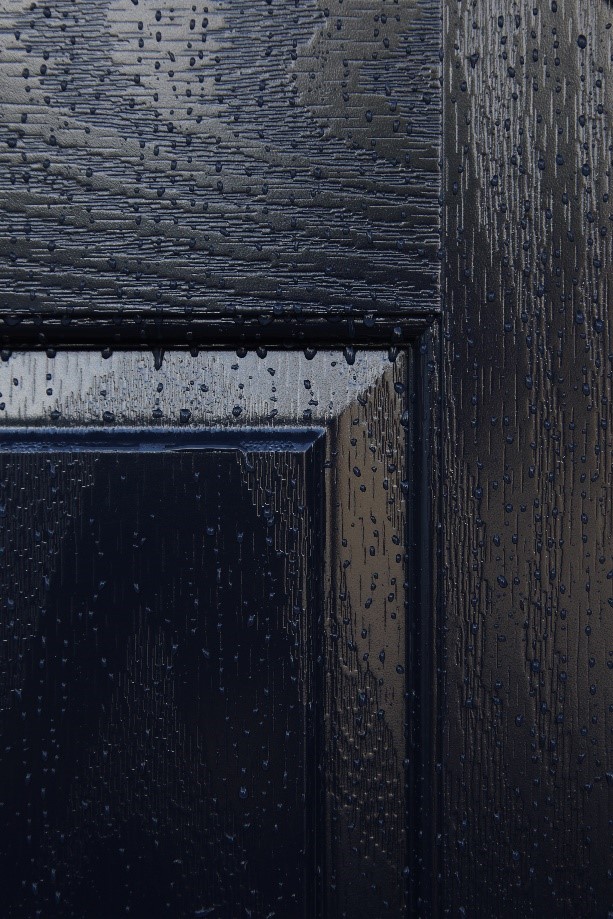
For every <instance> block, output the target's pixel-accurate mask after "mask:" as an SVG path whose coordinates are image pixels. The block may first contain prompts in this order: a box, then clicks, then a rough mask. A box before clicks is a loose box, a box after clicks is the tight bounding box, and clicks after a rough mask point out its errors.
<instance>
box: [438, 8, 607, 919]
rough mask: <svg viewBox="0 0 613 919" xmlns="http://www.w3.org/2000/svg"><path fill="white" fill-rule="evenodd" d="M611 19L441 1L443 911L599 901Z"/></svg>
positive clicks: (603, 878)
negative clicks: (443, 190) (443, 155)
mask: <svg viewBox="0 0 613 919" xmlns="http://www.w3.org/2000/svg"><path fill="white" fill-rule="evenodd" d="M612 22H613V10H612V9H611V5H610V3H607V2H604V0H602V2H601V0H593V2H589V3H583V2H579V0H555V2H551V0H547V2H537V0H529V2H524V0H514V2H511V3H509V2H508V0H481V2H477V3H473V2H468V0H459V2H456V0H449V2H448V3H447V4H446V22H445V30H446V45H445V55H446V60H445V65H444V106H445V119H446V128H445V143H446V179H445V183H446V222H447V223H446V246H447V248H446V288H445V291H446V309H445V326H444V338H443V345H442V347H443V354H444V365H443V369H444V378H445V405H444V425H445V427H444V451H445V452H444V464H445V498H444V502H445V527H446V536H445V546H446V549H445V582H444V585H445V593H444V610H445V619H444V633H443V635H444V637H443V644H444V655H445V656H444V661H443V664H444V669H445V673H446V679H445V693H446V695H445V706H444V722H443V765H444V781H443V789H444V799H443V811H442V821H441V827H442V832H443V839H444V856H443V861H442V863H441V872H442V877H443V881H444V895H443V911H444V914H445V915H449V916H470V917H475V916H509V917H511V916H522V917H529V916H537V915H542V914H547V915H551V916H564V917H598V916H605V915H607V912H608V910H609V909H610V908H611V898H610V887H609V886H608V885H609V881H610V867H611V862H610V860H609V851H610V850H609V844H610V835H609V826H608V819H609V817H610V810H609V809H608V807H607V801H608V796H609V795H610V787H608V786H610V784H611V773H610V768H611V767H610V755H611V749H610V717H611V698H612V696H611V667H612V664H613V661H612V659H611V650H612V642H611V639H612V637H613V632H612V628H611V615H612V613H613V610H612V606H613V580H612V578H613V553H612V548H613V507H612V496H613V480H612V469H611V462H612V451H611V430H612V424H613V417H612V409H611V406H612V398H613V392H612V376H611V371H612V361H613V341H612V323H611V293H612V290H611V282H612V280H613V274H612V252H611V236H612V234H611V229H612V226H611V218H612V208H611V201H610V198H609V195H610V191H611V189H610V185H611V159H612V156H611V149H612V147H611V144H612V135H611V114H612V105H613V84H612V82H611V60H612V59H613V58H612V54H613V30H612V28H611V23H612ZM608 770H609V771H608Z"/></svg>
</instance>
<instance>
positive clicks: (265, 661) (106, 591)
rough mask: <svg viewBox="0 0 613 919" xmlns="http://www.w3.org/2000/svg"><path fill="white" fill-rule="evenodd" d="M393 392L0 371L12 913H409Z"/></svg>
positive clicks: (398, 419)
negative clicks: (406, 910) (0, 392)
mask: <svg viewBox="0 0 613 919" xmlns="http://www.w3.org/2000/svg"><path fill="white" fill-rule="evenodd" d="M296 370H297V371H298V372H299V377H298V379H293V380H292V379H291V376H290V375H291V373H292V372H295V371H296ZM307 374H308V376H307ZM409 380H410V367H409V364H408V362H407V361H406V359H405V358H404V356H399V357H397V358H396V360H395V361H394V362H390V360H389V358H388V356H387V354H381V353H380V352H371V353H369V354H366V353H362V354H359V355H357V356H356V357H355V360H354V363H353V364H352V365H349V364H348V363H347V361H346V359H345V357H344V356H343V354H342V353H339V352H328V353H325V352H319V353H318V354H317V355H316V356H315V357H314V358H312V360H307V359H306V358H305V357H304V356H300V355H298V354H292V353H285V354H274V355H269V356H268V357H267V358H266V359H262V358H258V357H257V356H255V355H249V356H247V357H246V358H244V359H242V360H241V359H239V358H237V357H236V356H235V355H231V354H227V353H220V352H203V353H201V354H200V355H198V357H196V358H193V357H191V356H190V355H189V354H186V353H185V352H182V353H181V352H170V353H169V354H168V355H167V356H166V358H165V359H164V361H163V363H162V366H161V367H160V366H156V363H155V359H154V357H153V355H151V354H146V353H142V352H123V353H117V354H114V355H112V356H111V357H110V358H107V359H105V358H103V357H102V356H100V355H95V354H91V353H87V352H76V353H75V352H72V353H67V352H64V353H62V354H58V355H57V357H56V358H49V357H47V356H46V355H45V354H43V353H41V352H35V353H32V352H31V353H26V352H21V353H17V354H15V355H14V356H13V357H12V358H10V359H9V360H8V361H7V362H5V363H3V364H2V365H0V391H2V392H5V391H6V393H7V402H5V403H4V409H3V411H4V415H5V424H4V426H3V428H2V430H1V431H0V468H1V470H2V475H1V478H0V489H1V491H2V496H3V497H2V502H3V503H2V507H3V514H4V516H3V521H4V523H5V525H4V528H3V530H2V544H1V546H0V548H1V550H2V552H3V558H4V565H3V569H2V570H3V572H4V577H5V581H6V583H5V598H6V599H5V601H4V606H3V610H2V616H3V619H2V629H3V644H2V654H3V662H2V664H3V666H2V672H3V675H4V684H3V696H2V743H3V745H4V747H3V749H4V754H3V756H2V757H0V774H1V777H2V782H1V784H2V787H3V789H4V791H3V798H2V809H1V810H0V819H1V820H2V823H1V827H2V829H1V832H0V838H1V839H2V845H3V847H4V848H3V850H2V854H1V857H2V862H3V864H4V865H5V866H7V870H8V873H9V875H10V877H11V878H12V884H11V885H8V886H6V885H5V890H4V894H3V896H4V904H5V910H6V912H5V914H6V915H10V916H23V915H31V914H34V913H35V912H36V910H37V909H39V910H42V914H50V915H54V914H55V915H62V916H98V915H100V916H105V917H110V916H115V915H123V914H124V912H126V911H128V912H129V914H130V915H137V916H143V917H144V916H151V917H154V916H163V915H172V916H176V915H185V916H193V915H198V914H201V915H207V913H206V910H211V912H210V913H208V914H209V915H215V916H220V917H229V919H230V917H232V919H233V917H235V916H237V915H241V914H242V913H246V912H247V911H251V913H252V915H254V916H263V915H276V916H304V917H311V916H313V915H315V914H319V915H321V914H323V915H326V916H337V915H348V916H349V915H351V916H358V915H359V916H368V917H372V919H375V917H378V916H380V915H382V914H385V913H387V914H389V915H396V916H398V915H402V914H403V912H404V910H405V907H406V905H407V897H408V895H409V892H408V887H407V879H408V877H409V874H410V871H411V868H412V866H413V863H414V861H415V859H414V852H415V845H414V840H413V836H414V835H415V834H414V829H413V823H412V819H411V818H410V812H411V810H412V809H414V807H415V803H414V800H413V799H414V791H413V788H412V787H410V782H409V780H410V779H412V778H413V767H412V763H411V757H410V735H409V732H411V731H412V730H413V724H412V718H413V714H412V713H413V708H414V706H413V703H412V700H411V694H410V692H409V687H410V686H411V685H412V682H413V680H414V677H415V674H414V673H413V671H412V669H411V667H410V665H409V660H410V655H411V653H412V652H411V650H410V642H411V640H412V639H411V635H410V631H411V629H410V627H409V623H410V622H411V620H414V621H415V620H416V619H417V607H416V603H417V600H416V598H415V597H414V591H412V590H411V589H410V586H409V583H408V581H407V577H406V572H407V570H408V566H409V565H411V566H412V567H415V561H414V560H413V559H412V553H411V551H410V545H409V544H408V540H409V539H411V538H413V537H412V535H411V530H412V529H413V528H412V527H411V528H409V520H410V519H411V516H412V513H413V510H412V505H411V492H412V490H413V489H414V483H413V481H412V478H413V476H412V475H408V467H409V461H408V450H409V448H410V438H409V437H408V432H409V431H410V429H411V427H412V423H411V415H410V413H409V408H408V405H409V403H408V398H409V392H408V384H409ZM407 499H409V500H408V501H407ZM407 504H408V508H407ZM128 908H129V909H128ZM199 911H200V913H199Z"/></svg>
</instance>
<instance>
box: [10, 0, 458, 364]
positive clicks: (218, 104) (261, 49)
mask: <svg viewBox="0 0 613 919" xmlns="http://www.w3.org/2000/svg"><path fill="white" fill-rule="evenodd" d="M439 49H440V6H439V4H438V3H437V2H433V0H404V2H403V3H400V4H399V3H396V4H394V3H388V2H386V0H330V2H328V0H326V2H325V3H324V2H323V0H306V2H300V3H299V4H298V3H294V2H291V0H283V2H277V0H275V2H274V3H273V2H271V0H255V2H254V0H238V2H237V0H220V2H215V3H214V4H208V5H207V4H202V3H193V2H192V0H175V2H174V3H172V4H171V5H170V6H169V5H168V4H158V5H157V6H156V4H155V3H150V2H148V0H140V3H139V0H88V2H87V3H85V2H83V3H77V4H75V3H73V2H70V0H56V2H50V3H49V4H34V5H31V4H30V3H21V2H14V0H3V2H2V3H0V61H1V65H0V122H1V123H2V128H1V129H0V215H1V222H2V230H1V232H0V264H1V269H0V279H1V287H2V289H1V291H0V308H1V309H2V312H3V314H4V325H3V326H2V327H0V339H4V342H5V343H7V344H8V343H10V342H14V341H15V340H16V339H20V340H21V341H26V340H27V341H28V343H30V344H41V343H50V342H58V341H64V342H66V341H69V342H72V343H76V344H81V345H82V344H84V343H101V345H108V344H111V343H113V342H117V341H122V342H124V343H126V342H130V343H141V342H143V341H151V340H159V341H161V342H163V343H165V344H169V343H170V342H175V343H185V341H186V337H187V340H190V341H192V342H195V341H202V340H207V341H208V342H212V341H214V342H216V343H217V344H219V343H220V342H222V341H233V342H236V341H239V340H243V339H244V340H247V341H249V340H251V341H256V340H262V339H268V340H269V341H270V340H273V341H276V342H284V343H285V344H289V345H290V346H292V344H295V342H296V341H297V340H298V339H299V336H300V335H301V334H302V335H303V336H306V338H307V339H308V340H309V341H317V342H325V341H326V340H327V341H329V342H334V343H335V344H336V345H338V344H339V342H340V338H342V337H344V338H345V343H347V342H349V341H351V340H352V339H361V340H386V341H388V342H389V341H391V340H392V338H395V339H397V340H401V341H403V340H406V335H405V334H404V324H405V321H406V320H407V318H408V315H409V314H412V315H413V316H414V320H415V323H416V324H417V323H418V322H421V324H422V326H423V324H424V322H425V321H427V320H428V318H429V317H431V316H432V315H434V314H435V313H436V312H438V309H439V299H440V297H439V284H438V277H439V261H438V259H437V251H438V249H439V247H440V238H439V223H440V216H439V210H440V203H439V190H440V180H439V167H438V162H439V155H440V152H439V151H440V140H441V132H440V123H441V104H440V103H441V92H440V85H439V80H438V77H439V73H438V68H439ZM394 330H395V331H394ZM307 343H308V341H307Z"/></svg>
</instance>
